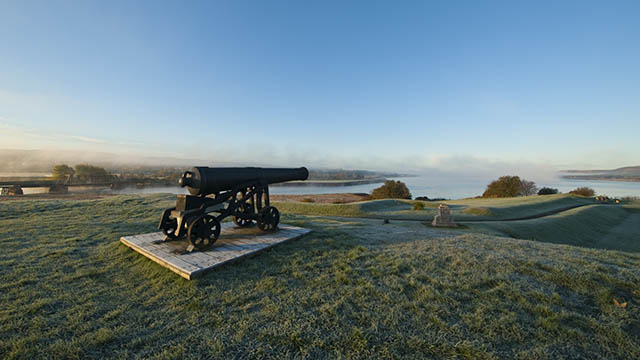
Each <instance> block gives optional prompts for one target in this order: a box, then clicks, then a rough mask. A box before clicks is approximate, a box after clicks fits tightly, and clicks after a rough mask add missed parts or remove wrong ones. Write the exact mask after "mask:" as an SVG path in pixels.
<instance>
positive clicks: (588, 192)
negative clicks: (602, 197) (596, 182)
mask: <svg viewBox="0 0 640 360" xmlns="http://www.w3.org/2000/svg"><path fill="white" fill-rule="evenodd" d="M569 194H574V195H580V196H586V197H592V196H594V195H595V194H596V192H595V191H594V190H593V189H592V188H590V187H586V186H583V187H579V188H577V189H573V190H571V191H569Z"/></svg>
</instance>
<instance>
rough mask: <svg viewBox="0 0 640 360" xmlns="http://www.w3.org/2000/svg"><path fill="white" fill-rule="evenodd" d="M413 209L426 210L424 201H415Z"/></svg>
mask: <svg viewBox="0 0 640 360" xmlns="http://www.w3.org/2000/svg"><path fill="white" fill-rule="evenodd" d="M413 210H424V203H421V202H415V203H413Z"/></svg>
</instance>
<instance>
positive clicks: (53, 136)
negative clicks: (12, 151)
mask: <svg viewBox="0 0 640 360" xmlns="http://www.w3.org/2000/svg"><path fill="white" fill-rule="evenodd" d="M18 124H19V122H17V121H10V120H9V118H8V117H6V116H0V138H2V137H4V138H5V139H4V140H5V141H4V142H5V143H9V144H16V143H19V144H21V145H23V146H22V147H31V146H33V147H39V146H40V145H45V144H51V143H53V144H56V145H58V146H60V147H63V148H64V147H65V146H66V145H80V144H85V145H87V144H89V145H90V144H93V145H112V146H115V145H118V146H123V145H124V146H127V145H131V146H142V145H144V144H143V143H140V142H126V141H111V140H109V139H104V138H99V137H94V136H87V135H84V134H65V133H47V132H45V131H39V130H34V129H32V128H29V127H26V126H24V125H18Z"/></svg>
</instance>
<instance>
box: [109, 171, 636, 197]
mask: <svg viewBox="0 0 640 360" xmlns="http://www.w3.org/2000/svg"><path fill="white" fill-rule="evenodd" d="M394 180H400V181H402V182H404V183H405V184H407V187H408V188H409V191H410V192H411V194H412V195H413V196H414V197H416V196H428V197H430V198H447V199H462V198H468V197H474V196H478V195H482V193H483V192H484V190H485V188H486V187H487V184H488V183H489V182H491V180H492V179H482V178H475V179H474V178H466V177H433V176H416V177H403V178H397V179H394ZM536 184H537V185H538V187H543V186H546V187H551V188H556V189H558V190H559V191H560V192H563V193H566V192H569V191H571V190H573V189H575V188H577V187H583V186H587V187H590V188H592V189H594V190H595V191H596V194H598V195H607V196H612V197H621V196H640V182H623V181H592V180H573V179H563V178H556V179H552V180H550V181H547V182H536ZM380 185H382V184H363V185H353V186H335V187H331V186H271V187H270V188H269V191H270V192H271V194H274V195H304V194H332V193H370V192H371V190H373V189H375V188H377V187H379V186H380ZM113 193H116V194H152V193H173V194H186V193H187V191H186V189H184V188H179V187H152V188H144V189H136V188H127V189H122V190H117V191H113Z"/></svg>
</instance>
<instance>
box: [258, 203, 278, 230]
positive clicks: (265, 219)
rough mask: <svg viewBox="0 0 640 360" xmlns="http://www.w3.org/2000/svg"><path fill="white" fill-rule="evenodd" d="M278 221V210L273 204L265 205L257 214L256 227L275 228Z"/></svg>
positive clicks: (263, 228) (262, 228) (261, 228)
mask: <svg viewBox="0 0 640 360" xmlns="http://www.w3.org/2000/svg"><path fill="white" fill-rule="evenodd" d="M278 223H280V212H279V211H278V209H276V208H275V207H273V206H267V207H266V208H264V209H262V210H260V213H259V214H258V227H259V228H260V230H262V231H271V230H275V229H276V228H277V227H278Z"/></svg>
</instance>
